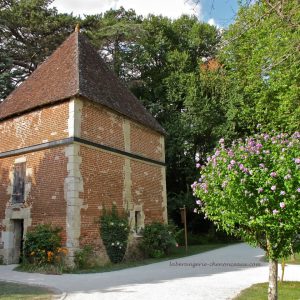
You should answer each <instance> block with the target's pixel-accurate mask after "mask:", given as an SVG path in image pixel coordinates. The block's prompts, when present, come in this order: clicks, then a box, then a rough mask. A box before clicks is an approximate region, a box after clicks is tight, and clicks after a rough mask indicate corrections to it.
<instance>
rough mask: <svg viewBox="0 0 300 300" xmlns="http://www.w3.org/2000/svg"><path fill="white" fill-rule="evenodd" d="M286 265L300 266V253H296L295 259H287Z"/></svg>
mask: <svg viewBox="0 0 300 300" xmlns="http://www.w3.org/2000/svg"><path fill="white" fill-rule="evenodd" d="M280 262H281V260H280ZM285 263H286V264H295V265H299V264H300V253H296V254H295V257H292V256H291V257H289V258H287V259H285Z"/></svg>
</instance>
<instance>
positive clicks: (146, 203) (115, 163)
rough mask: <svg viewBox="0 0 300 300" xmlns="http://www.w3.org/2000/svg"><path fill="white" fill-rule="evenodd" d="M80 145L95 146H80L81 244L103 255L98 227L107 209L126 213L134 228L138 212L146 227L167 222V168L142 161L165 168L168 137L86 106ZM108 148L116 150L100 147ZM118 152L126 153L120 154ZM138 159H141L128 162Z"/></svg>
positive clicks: (88, 104) (83, 106) (84, 106)
mask: <svg viewBox="0 0 300 300" xmlns="http://www.w3.org/2000/svg"><path fill="white" fill-rule="evenodd" d="M81 106H82V110H81V111H82V115H81V122H80V124H81V130H80V133H79V136H78V137H80V138H81V139H84V140H88V141H92V142H93V143H95V145H94V146H93V145H86V144H84V143H78V144H80V152H79V156H80V159H81V165H80V173H81V177H82V179H83V192H81V193H79V198H80V199H83V203H82V205H83V207H84V208H83V209H81V212H80V215H81V230H80V244H81V246H82V245H84V244H92V245H94V247H95V248H96V249H97V250H98V253H99V254H100V255H101V254H102V255H103V259H105V253H104V251H103V249H104V247H103V244H102V242H101V240H100V239H99V225H98V224H97V223H96V222H97V221H98V220H99V217H100V215H101V214H102V211H103V208H104V207H105V208H106V209H110V208H111V206H112V204H115V205H116V206H117V208H118V209H119V211H123V212H124V211H126V212H127V213H128V216H129V221H130V224H131V225H132V227H134V225H135V224H134V218H135V216H134V214H135V211H140V212H141V218H142V224H143V225H144V224H147V223H151V222H153V221H160V222H167V203H166V182H165V167H164V166H163V165H161V164H158V163H155V162H151V161H146V160H143V158H149V159H151V160H153V161H157V162H164V159H165V156H164V155H165V154H164V137H163V136H162V135H160V134H159V133H156V132H155V131H153V130H150V129H147V128H145V127H144V126H142V125H140V124H137V123H136V122H133V121H131V120H129V119H127V118H125V117H123V116H120V115H118V114H116V113H113V112H111V111H109V110H107V109H105V108H103V107H101V106H100V105H96V104H92V103H89V102H85V101H82V104H81ZM97 144H100V145H105V146H109V147H111V148H112V149H111V150H105V149H101V148H99V147H97ZM114 149H119V150H122V151H124V153H119V152H115V151H114ZM126 153H130V154H136V155H138V156H139V157H141V159H139V158H138V157H137V158H133V157H130V156H127V155H126Z"/></svg>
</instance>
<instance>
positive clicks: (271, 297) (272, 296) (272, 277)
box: [268, 258, 278, 300]
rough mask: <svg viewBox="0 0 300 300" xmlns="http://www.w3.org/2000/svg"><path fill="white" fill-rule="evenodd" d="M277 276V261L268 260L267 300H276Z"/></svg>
mask: <svg viewBox="0 0 300 300" xmlns="http://www.w3.org/2000/svg"><path fill="white" fill-rule="evenodd" d="M277 276H278V261H277V260H275V259H271V258H270V260H269V289H268V300H277V299H278V287H277Z"/></svg>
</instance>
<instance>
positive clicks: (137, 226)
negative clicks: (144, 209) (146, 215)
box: [134, 211, 142, 233]
mask: <svg viewBox="0 0 300 300" xmlns="http://www.w3.org/2000/svg"><path fill="white" fill-rule="evenodd" d="M141 220H142V216H141V212H140V211H135V212H134V222H135V232H136V233H139V232H140V230H141V225H142V224H141Z"/></svg>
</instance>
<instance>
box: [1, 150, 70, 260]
mask: <svg viewBox="0 0 300 300" xmlns="http://www.w3.org/2000/svg"><path fill="white" fill-rule="evenodd" d="M20 162H24V163H26V179H25V201H24V203H17V204H13V203H12V201H11V200H12V191H13V172H14V171H13V170H14V164H15V163H20ZM66 166H67V159H66V157H65V148H64V147H57V148H53V149H47V150H43V151H37V152H34V153H30V154H24V155H20V156H13V157H8V158H1V159H0V170H1V173H0V182H1V185H0V232H1V233H0V255H1V256H3V257H4V260H5V262H7V263H11V262H12V261H11V253H12V248H13V247H14V245H13V240H12V230H13V220H23V222H24V235H25V234H26V232H27V230H28V229H30V228H31V227H32V226H36V225H37V224H53V225H55V226H59V227H61V228H63V232H62V236H63V241H64V242H65V241H66V230H65V229H66V201H65V195H64V194H65V192H64V179H65V177H66V176H67V168H66ZM58 170H59V171H58Z"/></svg>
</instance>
